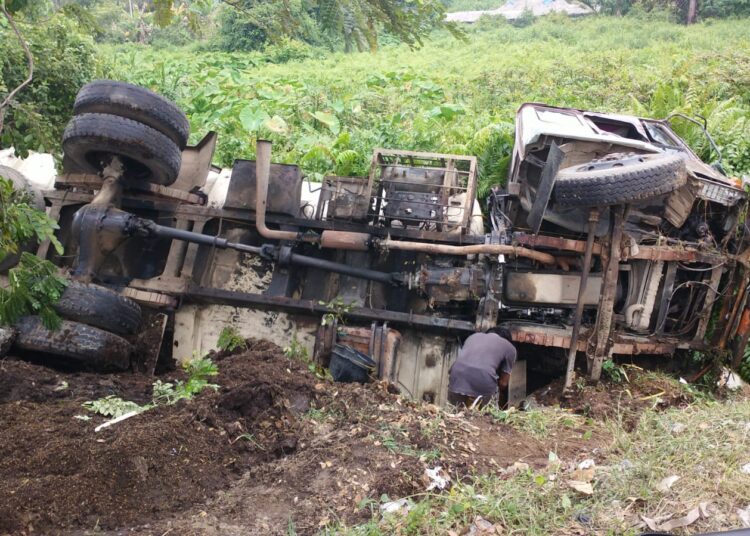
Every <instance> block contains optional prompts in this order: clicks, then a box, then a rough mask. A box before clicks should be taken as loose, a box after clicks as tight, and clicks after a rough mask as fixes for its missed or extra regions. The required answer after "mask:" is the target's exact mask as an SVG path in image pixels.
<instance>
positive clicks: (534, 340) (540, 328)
mask: <svg viewBox="0 0 750 536" xmlns="http://www.w3.org/2000/svg"><path fill="white" fill-rule="evenodd" d="M507 327H508V328H509V330H510V332H511V335H512V336H513V341H514V342H518V343H525V344H534V345H538V346H553V347H556V348H566V349H567V348H570V341H571V335H572V330H571V329H570V328H560V327H555V326H545V325H533V324H513V323H509V324H507ZM591 333H592V332H591V327H590V326H588V327H581V334H580V339H579V340H578V343H577V345H576V346H577V350H578V351H579V352H585V351H586V348H587V344H588V338H589V337H590V336H591ZM612 341H613V345H612V353H613V354H615V355H637V354H653V355H668V354H672V353H673V352H674V351H675V349H676V348H677V347H678V344H679V342H678V341H677V340H676V339H671V338H668V337H660V338H654V337H651V338H649V337H646V336H639V335H633V334H628V333H623V332H619V331H617V332H614V333H613V335H612ZM695 347H698V345H696V346H695Z"/></svg>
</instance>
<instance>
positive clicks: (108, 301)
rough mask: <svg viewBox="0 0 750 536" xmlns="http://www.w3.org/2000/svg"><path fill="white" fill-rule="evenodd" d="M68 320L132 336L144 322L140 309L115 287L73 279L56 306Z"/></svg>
mask: <svg viewBox="0 0 750 536" xmlns="http://www.w3.org/2000/svg"><path fill="white" fill-rule="evenodd" d="M54 308H55V311H57V314H59V315H60V316H61V317H62V318H64V319H66V320H73V321H74V322H80V323H81V324H86V325H89V326H94V327H95V328H100V329H103V330H106V331H111V332H112V333H115V334H117V335H132V334H133V333H135V332H136V331H137V330H138V327H139V326H140V324H141V308H140V307H139V306H138V304H137V303H135V302H134V301H133V300H131V299H129V298H126V297H125V296H121V295H120V294H118V293H117V292H115V291H114V290H111V289H108V288H105V287H100V286H99V285H92V284H86V283H78V282H76V281H71V282H70V283H69V284H68V286H67V288H66V289H65V292H63V295H62V297H61V298H60V299H59V300H58V302H57V303H56V304H55V305H54Z"/></svg>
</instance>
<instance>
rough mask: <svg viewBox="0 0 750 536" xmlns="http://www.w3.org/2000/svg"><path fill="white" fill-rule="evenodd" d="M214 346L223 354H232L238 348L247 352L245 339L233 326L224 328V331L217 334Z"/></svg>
mask: <svg viewBox="0 0 750 536" xmlns="http://www.w3.org/2000/svg"><path fill="white" fill-rule="evenodd" d="M216 346H217V347H218V348H219V350H222V351H224V352H234V351H235V350H237V349H238V348H239V349H241V350H247V343H246V342H245V339H244V338H243V337H242V335H240V333H239V331H237V328H235V327H234V326H224V329H222V330H221V333H219V340H218V341H216Z"/></svg>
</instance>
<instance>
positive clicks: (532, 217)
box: [526, 142, 565, 234]
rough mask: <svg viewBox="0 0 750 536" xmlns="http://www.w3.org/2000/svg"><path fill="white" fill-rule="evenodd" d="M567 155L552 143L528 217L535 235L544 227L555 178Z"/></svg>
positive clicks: (527, 220) (527, 219)
mask: <svg viewBox="0 0 750 536" xmlns="http://www.w3.org/2000/svg"><path fill="white" fill-rule="evenodd" d="M564 157H565V153H564V152H562V150H561V149H560V148H559V147H558V146H557V144H556V143H554V142H552V145H550V148H549V154H548V155H547V161H546V162H545V163H544V168H543V169H542V177H541V179H540V181H539V188H537V191H536V199H535V200H534V204H533V205H532V207H531V211H530V212H529V215H528V216H527V217H526V222H527V223H528V224H529V227H530V228H531V232H532V233H533V234H537V233H538V232H539V229H540V228H541V227H542V220H543V219H544V212H545V211H546V210H547V205H548V204H549V200H550V197H552V188H553V187H554V185H555V177H556V176H557V172H558V170H559V169H560V165H561V164H562V161H563V158H564Z"/></svg>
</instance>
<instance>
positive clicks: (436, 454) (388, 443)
mask: <svg viewBox="0 0 750 536" xmlns="http://www.w3.org/2000/svg"><path fill="white" fill-rule="evenodd" d="M378 439H379V441H380V444H381V445H383V447H384V448H385V449H386V450H387V451H388V452H390V453H393V454H402V455H404V456H412V457H414V458H419V460H420V461H422V462H424V463H431V462H434V461H437V460H439V459H440V457H441V456H442V453H441V452H440V450H439V449H430V450H425V449H416V448H414V447H413V446H412V445H411V444H409V442H410V439H409V434H408V433H407V432H406V430H404V429H403V428H402V427H400V426H397V425H390V426H388V425H385V426H383V428H382V429H381V431H380V434H379V436H378Z"/></svg>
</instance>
